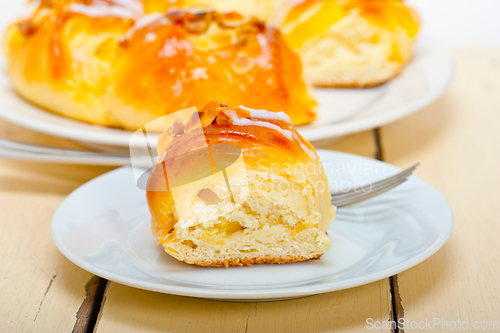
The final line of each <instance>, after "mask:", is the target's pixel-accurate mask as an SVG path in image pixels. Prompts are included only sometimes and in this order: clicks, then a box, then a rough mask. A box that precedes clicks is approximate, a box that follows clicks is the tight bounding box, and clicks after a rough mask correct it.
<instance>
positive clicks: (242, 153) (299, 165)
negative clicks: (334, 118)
mask: <svg viewBox="0 0 500 333" xmlns="http://www.w3.org/2000/svg"><path fill="white" fill-rule="evenodd" d="M212 103H213V102H212ZM194 117H195V118H197V117H199V119H200V122H201V125H200V127H199V128H198V130H193V129H192V126H190V125H189V123H190V121H189V120H188V121H186V122H184V123H180V122H175V123H174V124H172V126H171V128H170V129H169V130H168V132H167V134H164V135H162V138H161V139H160V142H159V145H158V146H159V147H160V148H159V149H160V152H162V153H161V155H160V156H161V157H160V158H159V159H158V161H157V164H156V166H155V167H154V168H153V170H152V172H151V175H150V178H149V181H148V184H147V198H148V205H149V209H150V211H151V215H152V229H153V234H154V235H155V237H156V238H157V240H158V243H159V244H161V245H162V246H163V247H164V249H165V251H166V252H167V253H168V254H170V255H172V256H173V257H175V258H177V259H178V260H181V261H184V262H187V263H189V264H196V265H199V266H218V267H225V266H238V265H251V264H254V263H287V262H296V261H304V260H312V259H319V258H320V257H321V255H322V254H323V253H324V252H325V251H326V250H327V249H328V248H329V246H330V238H328V236H327V234H326V231H327V230H328V228H329V226H330V223H331V220H332V218H333V216H334V213H335V208H334V207H332V206H331V203H330V192H329V186H328V180H327V178H326V175H325V172H324V170H323V167H322V165H321V162H320V160H319V158H318V156H317V155H316V152H315V150H314V148H313V147H312V146H311V145H310V144H309V143H308V142H307V141H305V140H304V139H303V138H302V137H301V136H300V135H299V134H298V133H297V132H296V130H295V129H294V128H293V126H292V124H291V122H290V120H289V117H288V116H287V115H286V114H285V113H283V112H280V113H271V112H267V111H263V110H255V109H249V108H245V107H217V105H212V107H206V108H204V109H203V110H202V112H198V113H195V114H194ZM190 119H191V118H190ZM165 136H166V137H167V140H165Z"/></svg>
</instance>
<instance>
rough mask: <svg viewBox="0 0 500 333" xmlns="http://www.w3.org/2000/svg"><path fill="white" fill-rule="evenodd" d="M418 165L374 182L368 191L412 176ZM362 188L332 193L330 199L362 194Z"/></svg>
mask: <svg viewBox="0 0 500 333" xmlns="http://www.w3.org/2000/svg"><path fill="white" fill-rule="evenodd" d="M418 165H419V163H417V164H415V165H413V166H411V167H409V168H408V169H406V170H403V171H401V172H400V173H398V174H395V175H394V176H391V177H389V178H385V179H382V180H380V181H378V182H375V183H373V184H371V186H370V190H372V189H374V188H375V189H376V188H380V187H383V186H386V185H388V184H390V183H392V182H394V181H397V180H398V179H402V178H406V177H408V176H410V175H411V174H412V172H413V171H414V170H415V169H416V167H417V166H418ZM364 188H366V185H365V186H361V187H356V188H354V189H352V190H350V191H347V192H342V191H338V192H334V193H332V198H335V199H337V198H338V199H340V198H343V197H348V196H350V195H352V194H353V193H359V192H360V191H361V192H364Z"/></svg>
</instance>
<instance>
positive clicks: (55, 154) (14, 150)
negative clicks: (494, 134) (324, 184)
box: [0, 138, 418, 207]
mask: <svg viewBox="0 0 500 333" xmlns="http://www.w3.org/2000/svg"><path fill="white" fill-rule="evenodd" d="M1 157H7V158H14V159H20V160H31V161H38V162H46V163H71V164H90V165H114V166H119V165H127V164H130V156H129V155H126V154H109V153H101V152H94V151H81V150H72V149H64V148H54V147H44V146H37V145H30V144H24V143H20V142H14V141H10V140H6V139H2V138H0V158H1ZM150 164H151V161H150V159H149V157H148V156H144V157H143V158H136V159H135V161H134V166H136V167H137V166H142V167H144V168H146V169H147V168H149V167H150ZM417 166H418V163H417V164H415V165H414V166H412V167H411V168H408V169H406V170H404V171H402V172H400V173H398V174H396V175H394V176H392V177H389V178H386V179H383V180H381V181H378V182H376V183H373V184H369V185H364V186H361V187H356V188H354V189H352V190H350V191H347V192H344V191H338V192H334V193H332V204H334V205H335V206H337V207H344V206H347V205H352V204H354V203H356V202H360V201H363V200H366V199H369V198H371V197H373V196H376V195H379V194H381V193H384V192H386V191H388V190H390V189H392V188H394V187H396V186H398V185H399V184H401V183H403V182H405V181H406V180H407V179H408V177H409V176H410V175H411V174H412V172H413V170H415V168H416V167H417Z"/></svg>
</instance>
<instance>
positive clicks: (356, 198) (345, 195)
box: [332, 163, 420, 208]
mask: <svg viewBox="0 0 500 333" xmlns="http://www.w3.org/2000/svg"><path fill="white" fill-rule="evenodd" d="M419 164H420V163H417V164H415V165H413V166H412V167H409V168H408V169H406V170H403V171H401V172H400V173H398V174H396V175H394V176H392V177H389V178H386V179H382V180H380V181H378V182H376V183H373V184H369V185H363V186H358V187H356V188H354V189H352V190H350V191H347V192H344V191H337V192H333V193H332V204H333V205H335V206H337V208H340V207H345V206H347V205H352V204H354V203H357V202H360V201H364V200H366V199H369V198H372V197H374V196H376V195H379V194H382V193H384V192H387V191H389V190H390V189H392V188H394V187H396V186H398V185H399V184H401V183H404V182H405V181H407V180H408V177H410V176H411V174H412V172H413V171H414V170H415V169H416V168H417V166H418V165H419Z"/></svg>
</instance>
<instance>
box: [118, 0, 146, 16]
mask: <svg viewBox="0 0 500 333" xmlns="http://www.w3.org/2000/svg"><path fill="white" fill-rule="evenodd" d="M113 2H114V3H116V4H117V5H120V6H121V7H125V8H128V9H130V10H132V11H134V12H136V13H137V14H144V6H143V5H142V3H140V2H139V1H134V0H113Z"/></svg>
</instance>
